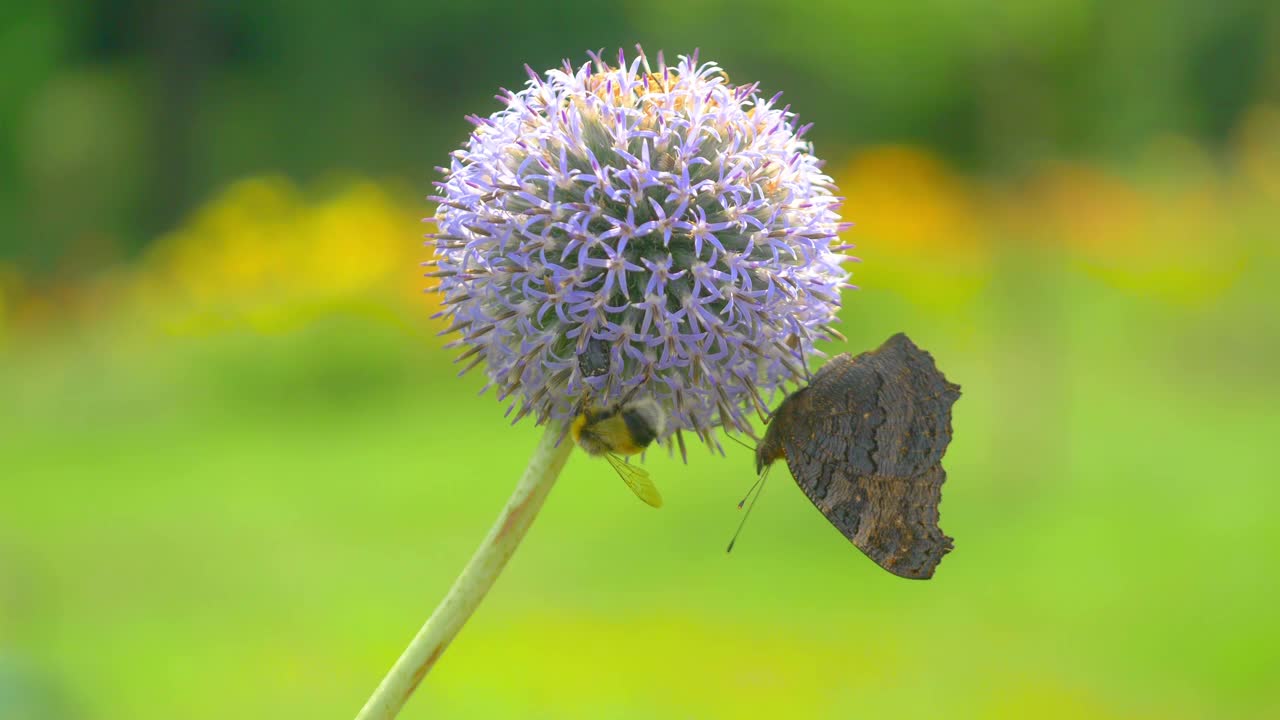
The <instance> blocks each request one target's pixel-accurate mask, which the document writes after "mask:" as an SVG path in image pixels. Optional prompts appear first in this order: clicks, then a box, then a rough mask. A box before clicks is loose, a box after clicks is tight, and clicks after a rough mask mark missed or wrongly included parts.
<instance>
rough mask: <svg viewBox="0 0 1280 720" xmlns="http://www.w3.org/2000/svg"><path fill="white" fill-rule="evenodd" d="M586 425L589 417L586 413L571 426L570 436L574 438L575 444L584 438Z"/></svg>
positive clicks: (574, 420)
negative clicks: (583, 432)
mask: <svg viewBox="0 0 1280 720" xmlns="http://www.w3.org/2000/svg"><path fill="white" fill-rule="evenodd" d="M586 424H587V416H586V414H585V413H584V414H582V415H579V416H578V417H576V418H574V419H573V424H572V425H570V426H569V434H570V435H572V436H573V441H574V442H578V440H579V439H580V438H581V437H582V428H583V426H585V425H586Z"/></svg>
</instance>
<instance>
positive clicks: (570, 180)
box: [430, 48, 851, 450]
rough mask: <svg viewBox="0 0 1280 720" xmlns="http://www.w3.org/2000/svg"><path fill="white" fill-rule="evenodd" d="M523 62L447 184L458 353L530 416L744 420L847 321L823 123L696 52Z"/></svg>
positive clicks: (445, 282)
mask: <svg viewBox="0 0 1280 720" xmlns="http://www.w3.org/2000/svg"><path fill="white" fill-rule="evenodd" d="M637 50H638V51H639V48H637ZM526 70H527V71H528V75H529V81H528V83H527V84H526V86H525V88H524V89H523V90H520V91H519V92H510V91H503V94H502V95H500V96H499V100H501V101H502V102H503V103H504V104H505V107H504V108H502V109H501V110H499V111H497V112H495V113H494V114H493V115H491V116H489V117H474V116H473V117H470V118H469V120H470V121H471V122H472V123H473V124H474V125H475V129H474V130H473V132H472V133H471V137H470V138H469V139H468V141H467V143H466V144H465V146H464V147H463V148H461V149H460V150H457V151H455V152H454V153H453V154H452V158H451V161H450V164H449V167H448V168H447V169H444V168H442V171H443V172H444V175H445V178H444V180H443V181H442V182H439V183H437V187H438V188H439V195H438V196H436V197H433V198H432V199H433V200H435V201H436V202H437V203H438V209H437V211H436V214H435V218H434V220H435V222H436V224H437V232H436V233H433V234H432V235H431V236H430V237H431V238H432V239H433V241H434V246H435V255H436V264H437V265H438V268H437V269H436V271H435V272H434V273H432V276H433V277H438V278H439V291H440V292H441V293H443V295H444V298H443V302H444V304H445V307H446V310H444V311H443V312H442V314H443V315H445V316H446V317H448V319H449V320H450V322H449V331H446V332H459V333H461V337H459V338H458V339H457V340H455V341H453V342H452V343H451V346H456V347H460V348H463V349H464V351H463V353H462V355H461V356H460V358H459V360H469V363H468V365H467V366H466V368H465V369H470V368H472V367H476V366H478V365H479V364H481V363H484V364H485V365H486V367H487V376H488V380H489V382H488V384H486V386H485V387H486V388H489V387H493V388H495V389H496V393H497V395H498V397H499V399H501V400H505V401H508V402H509V407H508V410H507V412H508V414H511V413H512V412H515V413H516V415H515V420H519V419H521V418H523V417H526V416H529V415H532V416H533V417H534V418H535V419H536V421H537V422H539V423H543V422H546V421H548V420H555V421H565V420H568V419H570V418H571V417H572V416H573V415H574V414H575V413H576V412H577V410H578V409H579V408H580V407H581V406H582V403H583V402H584V401H585V402H586V403H589V404H590V405H593V406H607V405H609V404H611V403H614V402H617V401H618V400H620V399H621V398H623V397H626V396H628V394H630V396H631V397H636V394H641V395H645V396H649V397H652V398H653V399H655V400H656V401H657V402H658V403H659V404H660V405H661V406H662V407H663V408H664V410H665V411H666V412H667V415H668V422H667V423H666V424H665V425H666V429H665V432H666V433H667V434H668V435H669V434H670V433H673V432H674V433H679V432H680V431H681V430H683V429H689V430H692V431H694V432H695V433H696V434H697V435H698V436H699V437H701V438H702V439H703V440H705V441H706V442H708V443H711V444H712V445H715V443H716V441H715V439H714V433H713V429H714V428H716V427H718V426H723V427H726V428H728V429H735V430H742V431H747V432H749V431H750V430H749V423H748V422H747V414H748V413H749V412H750V411H751V410H752V409H755V410H757V411H759V410H761V409H762V408H763V400H762V395H770V396H771V395H773V394H774V392H775V391H778V390H780V389H782V387H783V386H784V385H785V384H786V383H790V382H801V381H803V379H804V372H805V371H804V368H805V367H807V362H806V358H807V357H808V356H809V355H811V354H813V353H814V352H815V350H814V342H815V341H816V340H820V339H825V338H827V337H831V336H838V334H837V333H835V331H834V330H832V329H831V327H830V325H831V323H833V322H834V321H835V317H836V311H837V309H838V304H839V299H840V290H841V289H842V288H843V287H848V286H847V285H846V283H845V281H846V279H847V276H848V273H847V272H846V271H845V270H844V269H843V268H842V267H841V263H842V262H843V261H846V260H849V259H851V258H850V257H849V256H848V255H845V254H843V253H842V252H841V251H842V250H843V249H844V248H842V247H836V246H835V245H834V243H835V242H836V235H837V233H838V232H839V231H840V230H841V229H843V226H842V224H841V223H840V217H839V215H838V214H837V212H836V211H837V209H838V206H839V201H840V199H839V198H837V197H835V196H834V194H833V190H834V186H833V184H832V182H831V178H829V177H828V176H826V175H824V174H823V173H822V171H821V162H820V161H819V160H818V159H817V158H816V157H815V156H814V155H813V153H812V148H811V146H810V144H809V143H807V142H806V141H804V140H803V139H802V137H803V135H804V132H805V130H806V129H807V127H798V126H797V125H796V121H795V117H794V115H793V114H792V113H791V112H790V109H789V107H786V106H783V107H780V106H779V105H778V96H774V97H772V98H768V99H766V98H764V97H763V96H761V95H760V94H759V93H758V91H757V90H758V89H757V86H756V85H754V84H749V85H732V84H731V83H730V82H729V80H728V78H727V76H726V75H725V74H724V73H723V72H721V70H720V69H719V68H718V67H717V66H716V65H715V64H714V63H702V64H699V62H698V59H697V54H696V53H695V54H694V55H693V56H692V57H683V56H682V57H681V58H680V59H679V62H677V63H676V64H675V65H672V66H668V65H667V64H666V62H665V61H664V59H663V56H662V54H661V53H659V54H658V56H657V58H656V63H653V64H651V63H650V60H649V59H648V58H647V57H646V56H645V55H644V53H643V51H639V54H638V56H637V57H635V58H634V59H632V60H631V61H630V62H628V61H627V59H626V57H625V55H624V54H623V53H622V52H619V53H618V58H617V61H616V64H610V63H607V62H606V61H605V60H604V59H603V58H601V57H600V56H598V55H595V54H592V55H591V61H590V62H587V63H584V64H582V65H581V66H579V67H576V68H575V67H574V66H573V65H571V64H570V63H569V62H568V61H565V63H564V65H563V67H562V68H560V69H555V70H550V71H548V72H546V73H545V74H538V73H536V72H534V71H533V70H532V69H530V68H526ZM584 358H590V360H584ZM606 358H607V360H606ZM605 362H607V369H606V368H604V367H603V363H605ZM598 363H599V364H601V366H600V367H597V364H598ZM465 369H464V372H465ZM517 408H518V410H517ZM663 439H665V438H663ZM680 447H681V448H682V450H683V447H684V445H683V440H681V442H680Z"/></svg>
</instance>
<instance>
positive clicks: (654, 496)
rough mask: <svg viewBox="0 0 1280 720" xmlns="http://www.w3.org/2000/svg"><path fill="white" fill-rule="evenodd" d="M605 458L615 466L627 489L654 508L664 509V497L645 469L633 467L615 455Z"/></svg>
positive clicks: (609, 454)
mask: <svg viewBox="0 0 1280 720" xmlns="http://www.w3.org/2000/svg"><path fill="white" fill-rule="evenodd" d="M604 457H605V459H606V460H608V461H609V464H610V465H612V466H613V469H614V470H616V471H617V472H618V475H619V476H620V477H621V478H622V481H623V482H625V483H626V484H627V487H629V488H631V492H633V493H635V494H636V497H638V498H640V499H641V500H643V501H645V502H646V503H648V504H649V505H652V506H653V507H656V508H660V507H662V495H661V494H660V493H659V492H658V488H657V487H656V486H655V485H654V484H653V480H652V479H650V478H649V473H647V472H645V470H644V468H642V467H639V466H637V465H632V464H631V463H629V462H627V461H626V460H623V459H622V458H621V457H620V456H618V455H617V454H615V453H607V454H605V456H604Z"/></svg>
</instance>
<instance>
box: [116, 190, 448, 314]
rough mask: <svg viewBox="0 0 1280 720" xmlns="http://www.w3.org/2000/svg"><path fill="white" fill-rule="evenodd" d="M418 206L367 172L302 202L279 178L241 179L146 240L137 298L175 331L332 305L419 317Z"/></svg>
mask: <svg viewBox="0 0 1280 720" xmlns="http://www.w3.org/2000/svg"><path fill="white" fill-rule="evenodd" d="M422 213H423V209H422V208H420V207H412V206H409V205H407V204H402V203H399V202H397V200H396V199H394V198H393V197H392V196H391V194H390V193H389V192H387V191H385V190H383V189H382V188H380V187H379V186H377V185H375V184H373V183H371V182H368V181H356V182H352V183H350V184H348V185H346V186H344V187H343V188H342V189H341V190H339V191H338V192H336V193H333V194H332V195H330V196H329V197H327V198H325V199H323V200H320V201H313V200H310V199H308V198H307V197H304V195H303V194H302V193H301V192H300V191H299V190H298V189H297V188H296V187H295V186H294V185H293V184H292V183H291V182H289V181H288V180H285V179H282V178H254V179H249V180H244V181H241V182H238V183H235V184H234V185H232V186H230V187H229V188H228V189H227V190H225V191H224V192H223V193H222V194H221V195H219V196H218V197H216V198H215V199H214V200H212V201H211V202H209V203H208V204H207V205H205V206H204V207H203V208H201V209H200V210H198V211H197V212H196V213H195V215H194V217H193V218H192V219H191V221H190V222H189V223H188V224H187V225H186V226H185V227H183V228H180V229H179V230H177V231H175V232H173V233H171V234H170V235H168V236H166V237H163V238H161V239H160V240H159V241H158V242H157V244H156V246H155V248H154V249H153V250H152V252H151V253H150V255H149V256H148V258H147V259H146V262H145V263H144V265H143V270H142V273H141V274H140V276H139V278H138V282H137V287H136V290H137V297H138V298H139V300H140V301H141V305H142V306H143V307H144V308H145V309H147V310H149V311H152V312H155V313H158V314H159V315H160V317H161V318H162V319H163V320H164V321H165V323H166V324H167V325H169V326H170V327H179V328H186V329H200V328H205V329H208V328H210V327H216V326H220V325H228V324H230V325H236V324H241V323H244V324H248V325H250V326H253V327H255V328H257V329H260V330H273V329H282V328H287V327H292V326H294V325H297V324H299V323H305V322H306V321H308V320H310V319H311V318H313V317H315V316H316V315H318V314H324V313H329V312H334V311H337V310H343V311H353V310H354V311H359V312H372V313H375V314H382V313H392V314H398V313H401V311H406V310H407V311H408V312H405V313H403V314H405V315H410V316H416V317H427V316H429V315H430V314H431V313H432V312H434V311H435V302H434V300H433V299H430V298H431V296H424V294H423V292H422V290H423V288H424V287H425V286H426V283H427V281H426V280H425V279H424V278H423V276H422V275H423V273H422V268H421V263H422V262H423V261H425V260H427V259H428V258H429V253H430V251H429V250H428V249H426V248H425V247H424V245H423V243H422V242H420V241H419V237H420V235H421V232H415V231H416V230H417V229H418V228H420V227H421V221H420V218H421V217H422Z"/></svg>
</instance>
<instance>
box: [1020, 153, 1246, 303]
mask: <svg viewBox="0 0 1280 720" xmlns="http://www.w3.org/2000/svg"><path fill="white" fill-rule="evenodd" d="M1145 168H1146V169H1147V170H1148V172H1147V173H1146V176H1145V177H1143V178H1142V180H1141V181H1140V182H1138V181H1133V180H1128V179H1124V178H1121V177H1118V176H1116V175H1113V174H1110V173H1108V172H1106V171H1104V170H1101V169H1098V168H1093V167H1087V166H1083V165H1058V166H1055V167H1051V168H1049V169H1048V170H1046V171H1045V172H1044V173H1043V174H1042V175H1041V176H1040V177H1039V178H1038V179H1037V180H1036V181H1035V182H1034V183H1033V184H1032V189H1031V190H1030V191H1029V193H1028V194H1027V197H1026V198H1024V199H1023V201H1022V202H1023V204H1024V205H1025V206H1026V208H1027V211H1028V215H1027V217H1029V218H1031V219H1032V220H1031V221H1032V222H1034V223H1036V224H1037V225H1038V226H1039V228H1040V232H1042V233H1043V234H1047V236H1048V237H1049V238H1050V239H1051V240H1052V241H1054V242H1056V243H1057V244H1059V245H1060V246H1061V248H1062V250H1063V251H1064V252H1065V253H1067V255H1068V256H1069V257H1070V258H1071V259H1072V261H1073V262H1075V263H1076V264H1077V265H1078V266H1079V267H1080V268H1081V269H1082V270H1084V271H1085V272H1087V273H1089V274H1091V275H1093V276H1095V277H1098V278H1100V279H1102V280H1103V281H1105V282H1107V283H1108V284H1110V285H1112V286H1114V287H1117V288H1120V289H1123V290H1126V291H1128V292H1132V293H1134V294H1137V295H1143V296H1148V297H1154V298H1159V299H1162V300H1166V301H1174V302H1191V303H1195V302H1200V301H1203V300H1205V299H1207V298H1210V297H1214V296H1217V295H1218V294H1220V293H1221V292H1223V291H1224V290H1225V289H1226V288H1228V287H1230V286H1231V285H1232V284H1233V283H1234V281H1235V279H1236V278H1237V277H1238V276H1239V274H1240V272H1241V271H1242V270H1243V267H1244V263H1245V257H1244V253H1243V250H1242V247H1241V246H1240V244H1239V243H1238V242H1237V237H1236V235H1237V233H1236V231H1235V228H1234V224H1235V220H1234V218H1233V217H1232V213H1231V211H1230V208H1229V207H1228V206H1227V204H1226V202H1225V201H1224V192H1223V188H1222V187H1221V181H1220V180H1219V178H1218V177H1217V176H1216V174H1215V173H1214V171H1213V167H1212V163H1211V162H1209V160H1208V159H1207V158H1206V157H1205V155H1204V152H1203V150H1201V149H1200V148H1199V147H1198V146H1195V145H1194V144H1192V143H1190V142H1188V141H1186V140H1185V139H1182V138H1177V137H1162V138H1158V139H1156V140H1155V141H1154V142H1153V143H1152V144H1151V146H1150V147H1149V148H1148V153H1147V159H1146V165H1145Z"/></svg>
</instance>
